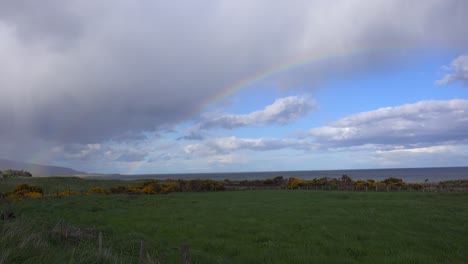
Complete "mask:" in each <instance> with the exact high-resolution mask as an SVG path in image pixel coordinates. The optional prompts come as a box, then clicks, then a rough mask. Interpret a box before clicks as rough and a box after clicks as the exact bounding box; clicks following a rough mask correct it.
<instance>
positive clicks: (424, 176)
mask: <svg viewBox="0 0 468 264" xmlns="http://www.w3.org/2000/svg"><path fill="white" fill-rule="evenodd" d="M342 175H348V176H349V177H351V178H352V179H353V180H368V179H372V180H377V181H381V180H384V179H387V178H389V177H394V178H400V179H403V181H405V182H419V183H422V182H425V181H426V180H427V181H429V182H439V181H447V180H468V167H443V168H393V169H350V170H307V171H262V172H220V173H173V174H137V175H128V174H127V175H125V174H112V175H106V176H101V177H98V178H106V179H122V180H134V179H158V180H164V179H169V178H170V179H212V180H217V181H223V180H225V179H229V180H231V181H241V180H263V179H271V178H274V177H277V176H283V177H284V178H299V179H304V180H311V179H314V178H322V177H328V178H340V177H341V176H342Z"/></svg>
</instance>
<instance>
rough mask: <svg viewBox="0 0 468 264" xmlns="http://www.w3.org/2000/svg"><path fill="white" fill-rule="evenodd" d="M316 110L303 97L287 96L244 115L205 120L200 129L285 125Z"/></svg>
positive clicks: (223, 115) (215, 117) (310, 102)
mask: <svg viewBox="0 0 468 264" xmlns="http://www.w3.org/2000/svg"><path fill="white" fill-rule="evenodd" d="M315 109H317V104H316V103H315V102H314V101H313V100H310V99H308V98H307V97H305V96H289V97H285V98H280V99H276V100H275V102H274V103H273V104H271V105H268V106H266V107H265V108H264V109H262V110H259V111H255V112H252V113H249V114H245V115H233V114H222V115H219V116H212V117H208V118H206V119H205V120H204V121H202V122H201V124H200V128H202V129H210V128H226V129H233V128H238V127H243V126H250V125H271V124H279V125H285V124H288V123H291V122H294V121H296V120H297V119H299V118H300V117H303V116H305V115H307V114H308V113H310V112H311V111H313V110H315Z"/></svg>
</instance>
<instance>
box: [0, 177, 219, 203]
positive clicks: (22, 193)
mask: <svg viewBox="0 0 468 264" xmlns="http://www.w3.org/2000/svg"><path fill="white" fill-rule="evenodd" d="M224 190H225V187H224V183H223V182H218V181H214V180H202V179H195V180H181V179H179V180H172V179H168V180H165V181H158V180H148V181H144V182H142V183H141V184H140V185H128V186H124V185H119V186H114V187H110V188H108V189H107V188H102V187H92V188H90V189H89V190H87V191H81V192H78V191H72V190H64V191H61V192H52V193H45V192H44V189H43V188H42V187H40V186H35V185H29V184H20V185H18V186H16V188H15V189H14V190H13V191H12V192H6V193H0V198H1V199H3V198H6V199H11V200H18V199H24V198H40V197H62V196H71V195H81V194H128V195H140V194H168V193H171V192H212V191H224Z"/></svg>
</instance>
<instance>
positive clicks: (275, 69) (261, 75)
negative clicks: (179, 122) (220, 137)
mask: <svg viewBox="0 0 468 264" xmlns="http://www.w3.org/2000/svg"><path fill="white" fill-rule="evenodd" d="M393 50H399V49H393ZM381 51H388V49H385V48H380V49H362V50H354V51H349V50H343V51H339V52H336V51H334V52H328V53H321V54H312V55H310V54H309V55H308V56H306V57H305V58H304V57H301V58H295V59H292V60H289V61H287V62H283V63H280V64H278V65H274V66H272V67H269V68H266V69H263V70H261V71H259V72H257V73H255V74H254V75H251V76H249V77H247V78H244V79H241V80H239V81H237V82H235V83H234V84H232V85H230V86H228V87H226V88H224V89H222V91H221V92H220V93H218V94H216V95H215V96H213V97H211V98H209V99H208V100H206V101H205V102H204V103H203V104H201V105H200V107H199V108H198V109H197V110H196V111H194V112H193V113H192V114H191V115H190V116H189V117H188V118H186V119H184V122H186V121H189V120H191V119H193V118H195V117H197V116H199V115H200V114H201V113H203V112H205V111H206V110H207V109H208V108H209V107H210V106H213V105H216V104H217V103H219V102H220V101H222V100H223V99H225V98H228V97H229V96H231V95H233V94H234V93H236V92H237V91H239V90H242V89H244V88H247V87H251V86H252V85H253V84H255V83H257V82H259V81H261V80H265V79H268V78H269V77H271V76H274V75H276V74H278V73H282V72H286V71H289V70H292V69H295V68H299V67H301V66H304V65H308V64H312V63H319V62H323V61H327V60H331V59H336V58H342V57H348V56H355V55H362V54H365V53H374V52H381Z"/></svg>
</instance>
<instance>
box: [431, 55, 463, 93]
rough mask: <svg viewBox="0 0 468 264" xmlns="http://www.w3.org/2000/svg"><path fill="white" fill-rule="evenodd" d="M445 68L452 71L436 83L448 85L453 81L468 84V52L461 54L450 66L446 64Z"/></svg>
mask: <svg viewBox="0 0 468 264" xmlns="http://www.w3.org/2000/svg"><path fill="white" fill-rule="evenodd" d="M443 69H444V70H446V71H451V73H449V74H446V75H445V76H444V77H443V78H442V79H440V80H438V81H437V82H436V84H438V85H447V84H450V83H453V82H458V81H460V82H462V83H463V84H464V85H465V86H468V54H465V55H461V56H459V57H458V58H456V59H454V60H453V61H452V62H451V63H450V65H449V66H444V67H443Z"/></svg>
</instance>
